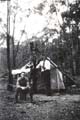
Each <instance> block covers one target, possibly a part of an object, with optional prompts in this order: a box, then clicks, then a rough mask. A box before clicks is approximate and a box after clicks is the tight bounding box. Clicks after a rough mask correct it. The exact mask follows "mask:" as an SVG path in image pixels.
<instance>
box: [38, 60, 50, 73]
mask: <svg viewBox="0 0 80 120" xmlns="http://www.w3.org/2000/svg"><path fill="white" fill-rule="evenodd" d="M40 67H41V71H42V72H43V71H45V70H50V62H49V61H48V60H45V61H43V60H42V61H40V63H39V64H38V65H37V68H40Z"/></svg>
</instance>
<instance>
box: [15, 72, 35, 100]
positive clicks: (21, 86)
mask: <svg viewBox="0 0 80 120" xmlns="http://www.w3.org/2000/svg"><path fill="white" fill-rule="evenodd" d="M31 87H32V83H31V82H30V81H29V79H28V77H25V73H24V72H22V73H21V77H19V78H18V80H17V84H16V95H15V99H16V102H18V97H19V95H20V96H21V95H22V96H23V97H25V98H24V100H26V94H27V93H28V92H29V94H30V99H31V102H32V101H33V95H32V88H31Z"/></svg>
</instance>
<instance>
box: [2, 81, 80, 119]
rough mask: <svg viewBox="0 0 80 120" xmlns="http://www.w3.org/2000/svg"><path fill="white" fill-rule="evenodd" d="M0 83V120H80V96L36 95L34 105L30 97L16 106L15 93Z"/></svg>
mask: <svg viewBox="0 0 80 120" xmlns="http://www.w3.org/2000/svg"><path fill="white" fill-rule="evenodd" d="M6 85H7V84H6V83H5V82H2V81H0V120H80V95H79V94H72V95H70V94H64V95H57V94H55V95H53V96H46V95H34V104H32V103H30V99H29V96H27V100H26V101H25V102H22V103H17V104H15V102H14V96H15V92H9V91H7V89H6Z"/></svg>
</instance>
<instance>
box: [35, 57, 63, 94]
mask: <svg viewBox="0 0 80 120" xmlns="http://www.w3.org/2000/svg"><path fill="white" fill-rule="evenodd" d="M47 60H49V62H50V65H51V69H50V84H51V90H52V91H60V90H65V85H64V81H63V74H62V72H61V71H60V70H59V69H58V68H57V65H56V64H55V63H54V62H53V61H52V60H51V59H50V58H47ZM45 89H46V86H45V81H44V80H42V78H41V73H40V71H39V72H38V79H37V91H42V92H43V91H45Z"/></svg>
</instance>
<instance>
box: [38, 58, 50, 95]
mask: <svg viewBox="0 0 80 120" xmlns="http://www.w3.org/2000/svg"><path fill="white" fill-rule="evenodd" d="M39 67H40V68H41V78H42V79H43V81H44V83H45V85H46V94H47V95H51V83H50V62H49V61H48V60H47V59H46V58H45V56H43V57H42V60H41V61H40V62H39V64H38V65H37V68H39Z"/></svg>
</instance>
